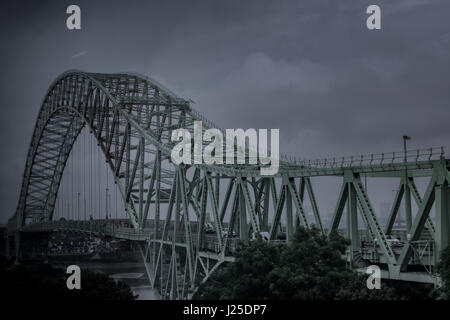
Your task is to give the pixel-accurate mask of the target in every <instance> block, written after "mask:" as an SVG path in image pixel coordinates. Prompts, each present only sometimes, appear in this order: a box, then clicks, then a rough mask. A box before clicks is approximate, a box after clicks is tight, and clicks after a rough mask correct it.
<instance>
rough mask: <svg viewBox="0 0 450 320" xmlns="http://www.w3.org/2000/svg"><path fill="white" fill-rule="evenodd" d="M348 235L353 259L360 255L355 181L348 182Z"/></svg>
mask: <svg viewBox="0 0 450 320" xmlns="http://www.w3.org/2000/svg"><path fill="white" fill-rule="evenodd" d="M347 188H348V200H347V235H348V238H349V239H350V241H351V243H350V247H349V249H350V259H351V260H352V261H353V260H354V259H355V257H357V256H358V255H359V248H360V243H359V232H358V209H357V202H356V201H357V200H356V190H355V187H354V186H353V183H347Z"/></svg>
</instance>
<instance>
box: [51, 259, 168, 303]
mask: <svg viewBox="0 0 450 320" xmlns="http://www.w3.org/2000/svg"><path fill="white" fill-rule="evenodd" d="M58 265H59V266H60V267H63V268H66V267H67V266H66V265H63V264H61V263H59V264H58ZM77 265H78V266H79V267H80V268H81V272H83V269H89V270H92V271H95V272H100V273H104V274H107V275H108V276H110V277H111V278H113V279H115V280H121V281H123V282H125V283H127V284H128V285H129V286H130V288H131V290H132V291H133V293H134V294H135V295H136V294H137V295H139V297H138V300H160V299H161V298H160V296H159V294H158V291H157V290H155V289H153V288H152V287H151V286H150V281H149V280H148V278H147V274H146V272H145V267H144V265H143V263H142V262H111V263H105V262H91V261H89V262H78V263H77Z"/></svg>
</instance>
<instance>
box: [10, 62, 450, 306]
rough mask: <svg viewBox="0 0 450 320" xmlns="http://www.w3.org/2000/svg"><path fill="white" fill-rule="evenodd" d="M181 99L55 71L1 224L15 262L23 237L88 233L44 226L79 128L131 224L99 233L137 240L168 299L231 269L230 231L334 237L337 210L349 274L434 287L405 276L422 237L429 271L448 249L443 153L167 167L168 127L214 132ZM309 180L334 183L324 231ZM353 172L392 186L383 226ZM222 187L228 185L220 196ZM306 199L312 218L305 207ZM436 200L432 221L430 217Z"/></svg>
mask: <svg viewBox="0 0 450 320" xmlns="http://www.w3.org/2000/svg"><path fill="white" fill-rule="evenodd" d="M190 103H191V101H190V100H186V99H183V98H180V97H178V96H177V95H175V94H174V93H172V92H171V91H170V90H168V89H166V88H164V87H163V86H162V85H160V84H159V83H157V82H156V81H154V80H152V79H150V78H147V77H144V76H141V75H139V74H133V73H115V74H102V73H87V72H83V71H78V70H71V71H67V72H65V73H63V74H61V75H60V76H59V77H58V78H57V79H56V80H55V81H54V82H53V83H52V85H51V86H50V88H49V89H48V91H47V93H46V96H45V98H44V101H43V102H42V105H41V109H40V112H39V116H38V119H37V122H36V126H35V129H34V133H33V136H32V139H31V143H30V147H29V150H28V155H27V159H26V166H25V171H24V174H23V180H22V186H21V191H20V198H19V203H18V206H17V209H16V212H15V214H14V216H13V217H12V218H11V219H10V220H9V223H8V239H9V237H12V236H15V244H16V245H15V248H16V258H18V256H19V252H18V250H19V248H20V246H19V243H20V234H21V233H23V232H38V231H40V230H48V229H52V228H53V229H58V228H61V229H64V230H65V229H72V230H79V231H82V232H93V231H92V229H89V230H88V228H86V226H87V225H88V224H89V223H84V224H80V223H78V224H75V223H73V224H71V223H69V222H68V223H65V224H61V223H57V222H51V221H52V215H53V211H54V206H55V200H56V197H57V193H58V188H59V185H60V182H61V177H62V174H63V171H64V167H65V165H66V162H67V159H68V157H69V154H70V152H71V149H72V146H73V144H74V142H75V140H76V139H77V136H78V135H79V133H80V132H81V130H82V129H83V128H84V127H87V128H89V130H90V132H91V133H92V134H93V135H94V136H95V138H96V139H97V142H98V145H99V148H101V150H102V151H103V153H104V155H105V159H106V161H107V163H108V165H109V167H110V169H111V171H112V173H113V175H114V180H115V183H116V184H117V187H118V189H119V191H120V194H121V196H122V198H123V200H124V203H125V210H126V212H127V214H128V218H129V220H130V221H131V224H132V226H133V231H132V232H131V231H130V230H128V231H127V230H125V231H124V230H117V229H110V228H108V223H111V222H104V224H105V226H104V227H103V229H102V230H103V231H102V232H103V233H104V234H108V235H111V236H116V237H122V238H127V239H130V240H134V241H137V244H138V246H139V248H140V250H141V253H142V257H143V261H144V265H145V267H146V270H147V274H148V277H149V279H150V282H151V284H152V285H153V286H154V287H156V288H158V290H159V291H160V292H161V293H162V294H163V295H164V296H165V297H169V298H189V297H190V295H191V294H192V293H193V292H194V290H195V288H196V287H197V285H198V283H199V281H205V280H206V279H207V278H208V277H209V276H210V275H211V273H213V272H214V270H216V269H217V268H218V267H219V266H220V265H221V264H222V263H223V262H232V261H233V260H234V258H233V252H234V246H235V245H236V241H235V240H237V239H233V237H232V235H233V233H234V232H236V233H237V234H238V235H239V236H238V239H239V240H241V241H242V242H243V243H248V241H249V239H250V238H251V236H252V234H253V233H260V232H265V233H267V234H268V237H269V238H270V239H271V240H274V239H275V238H276V237H277V233H278V232H279V230H280V228H281V218H282V217H284V219H285V220H286V226H285V231H286V234H287V240H288V241H289V240H290V239H291V237H292V235H293V232H294V231H295V228H296V226H297V225H298V224H301V225H304V226H306V227H309V226H310V225H312V224H315V225H316V226H318V227H319V228H320V229H321V230H322V231H323V232H324V233H329V232H332V231H333V230H337V228H338V225H339V222H340V221H341V218H342V216H343V214H344V211H345V208H346V209H347V212H346V214H347V223H348V225H347V228H346V229H347V236H348V237H349V238H350V240H351V245H350V247H349V259H350V261H351V262H352V263H353V264H354V266H355V267H358V266H363V265H364V263H380V264H383V265H387V266H388V269H387V270H386V272H387V275H386V276H387V277H389V278H394V279H400V280H411V279H413V280H414V279H415V280H414V281H428V282H430V281H434V280H429V278H427V277H426V275H424V276H420V277H418V278H417V275H413V274H412V273H409V272H408V265H409V264H411V263H418V262H417V261H419V260H420V259H416V258H415V257H416V256H415V252H416V251H415V242H414V241H418V240H420V239H421V236H422V234H423V233H424V232H426V233H427V234H430V235H431V237H432V238H433V245H434V246H435V250H434V251H433V252H431V253H430V256H427V257H425V258H424V257H421V258H423V259H428V260H427V261H428V262H430V264H431V262H433V263H434V261H435V260H436V259H437V258H438V253H439V252H440V250H442V249H443V248H444V247H445V246H447V245H448V242H449V240H448V239H449V229H450V226H449V221H450V219H449V214H450V213H449V212H450V208H449V207H448V205H447V199H448V198H449V197H450V195H449V187H448V184H449V182H450V174H449V171H448V168H449V166H450V163H449V160H448V159H446V158H445V154H444V153H443V150H441V149H438V150H435V149H429V150H415V151H409V152H407V153H406V154H404V153H395V152H394V153H390V154H387V153H386V154H384V153H383V154H377V155H374V154H371V155H367V156H360V157H348V158H345V157H344V158H332V159H318V160H297V159H294V158H291V157H288V156H282V158H281V161H280V168H279V171H278V173H277V174H275V175H273V176H261V174H260V167H261V164H260V163H257V164H256V165H249V164H246V165H229V164H223V165H217V164H215V165H206V164H193V165H191V166H186V165H179V166H176V165H174V164H173V163H171V161H170V153H171V150H172V147H173V143H172V142H171V141H170V137H171V133H172V131H173V130H175V129H178V128H186V129H188V130H189V131H190V132H191V133H193V124H194V121H201V122H202V125H203V130H206V129H209V128H217V126H215V125H214V124H213V123H212V122H211V121H209V120H208V119H206V118H205V117H204V116H202V115H201V114H199V113H198V112H197V111H195V110H194V109H193V108H192V107H191V106H190ZM222 132H223V130H222ZM247 151H248V150H247ZM318 176H333V177H340V178H341V179H342V187H341V189H340V192H339V195H338V197H337V198H338V200H337V203H336V209H335V210H334V212H333V217H332V221H331V224H330V225H329V226H326V225H324V224H323V222H322V218H321V215H320V210H319V209H320V203H318V202H317V200H316V198H315V195H314V190H313V189H314V187H313V184H312V183H311V178H313V177H318ZM362 177H390V178H393V179H398V180H399V182H400V184H399V188H398V192H397V195H396V197H395V199H394V203H393V205H392V210H391V213H390V217H389V221H388V224H387V226H382V225H381V224H380V223H379V221H378V218H377V214H376V212H375V210H374V208H373V206H372V204H371V202H370V198H369V196H368V194H367V190H365V188H364V186H363V184H362V183H361V178H362ZM415 177H429V179H430V180H429V184H428V187H427V190H426V192H425V194H424V195H420V193H419V192H418V190H417V188H416V186H415V183H414V178H415ZM220 182H224V183H225V184H226V189H225V192H223V193H222V194H221V193H220V191H219V188H220ZM410 194H412V195H413V198H414V200H415V201H416V203H417V206H418V208H419V209H418V212H417V213H416V217H415V219H414V220H412V216H411V212H410V211H411V206H409V212H408V210H407V214H409V215H410V216H411V217H410V220H411V223H410V225H408V226H407V228H408V230H407V232H408V233H409V234H410V236H411V241H409V242H406V243H405V244H404V246H403V247H402V248H395V247H393V246H392V244H391V243H390V242H389V239H388V237H387V235H389V234H390V233H391V232H392V225H393V222H394V221H395V218H396V216H397V213H398V210H399V206H400V202H401V201H402V198H405V201H406V202H408V196H409V199H410ZM306 197H308V199H309V200H308V201H309V203H310V204H311V208H312V212H313V218H312V219H311V217H308V215H307V212H306V211H305V208H304V201H306ZM409 201H410V200H409ZM162 203H165V204H167V211H166V215H165V217H166V218H165V219H162V218H161V204H162ZM433 204H434V205H435V207H436V217H435V219H434V221H433V220H432V219H431V217H430V210H431V207H432V205H433ZM208 207H209V208H211V209H210V210H211V211H212V216H213V226H214V231H215V233H214V235H207V234H205V230H204V225H205V222H206V215H207V208H208ZM149 212H151V213H152V214H151V215H149ZM150 216H153V218H152V219H149V217H150ZM270 217H271V218H272V219H270ZM358 217H360V218H361V219H362V221H363V223H364V224H365V226H366V228H367V230H368V233H369V236H368V237H369V239H371V240H372V241H376V243H377V246H378V249H377V250H376V252H371V255H370V257H369V255H367V254H365V251H364V248H362V247H361V244H360V241H359V240H360V239H359V237H360V236H359V234H358ZM92 223H94V222H92ZM96 230H97V229H96ZM95 232H100V231H98V230H97V231H95ZM436 253H437V254H436ZM373 257H375V258H376V259H375V258H373ZM415 259H416V260H417V261H416V260H415ZM414 261H416V262H414ZM210 262H212V263H210ZM163 264H166V265H168V268H164V267H163ZM430 276H431V277H433V275H432V274H431V275H430ZM414 277H416V278H414Z"/></svg>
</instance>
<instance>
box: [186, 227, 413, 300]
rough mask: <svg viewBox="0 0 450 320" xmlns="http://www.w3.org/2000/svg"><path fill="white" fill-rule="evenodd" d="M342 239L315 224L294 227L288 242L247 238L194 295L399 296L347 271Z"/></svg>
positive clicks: (273, 297)
mask: <svg viewBox="0 0 450 320" xmlns="http://www.w3.org/2000/svg"><path fill="white" fill-rule="evenodd" d="M347 245H348V241H347V240H346V239H344V238H343V237H341V236H339V235H337V234H334V235H331V236H330V238H328V237H326V236H324V235H322V234H321V232H319V230H318V229H316V228H312V229H305V228H303V227H299V228H298V229H297V232H296V233H295V236H294V239H293V241H292V242H291V243H289V244H288V245H286V244H280V243H267V242H263V241H262V240H258V241H252V242H251V243H250V244H249V245H248V246H245V247H244V246H242V247H241V248H240V249H239V250H238V252H237V254H236V262H234V263H229V264H226V265H224V266H223V267H221V268H219V269H218V270H217V271H216V273H215V274H213V275H212V276H211V277H210V278H209V279H208V280H207V281H206V282H205V283H203V284H201V285H200V287H199V289H198V291H197V292H196V294H195V296H194V299H237V300H242V299H270V300H277V299H281V300H288V299H296V300H297V299H301V300H311V299H320V300H330V299H402V298H408V297H407V296H405V295H399V294H398V291H397V290H396V287H395V286H392V285H391V284H390V283H388V282H383V285H382V289H381V290H369V289H368V288H367V286H366V279H367V277H366V276H365V275H360V274H357V273H356V272H354V271H352V270H349V269H348V268H347V266H346V262H345V260H344V259H343V255H344V253H345V250H346V248H347Z"/></svg>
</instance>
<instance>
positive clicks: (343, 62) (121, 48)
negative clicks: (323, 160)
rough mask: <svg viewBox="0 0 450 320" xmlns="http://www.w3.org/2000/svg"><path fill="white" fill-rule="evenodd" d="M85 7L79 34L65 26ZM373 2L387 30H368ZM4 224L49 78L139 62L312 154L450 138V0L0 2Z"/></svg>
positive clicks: (234, 117)
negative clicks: (72, 10) (72, 11)
mask: <svg viewBox="0 0 450 320" xmlns="http://www.w3.org/2000/svg"><path fill="white" fill-rule="evenodd" d="M70 4H78V5H79V6H80V7H81V15H82V17H81V26H82V30H79V31H69V30H67V28H66V18H67V14H66V8H67V6H68V5H70ZM370 4H378V5H380V7H381V10H382V12H381V14H382V18H381V19H382V21H381V24H382V29H381V30H378V31H370V30H368V29H367V28H366V18H367V14H366V13H365V11H366V8H367V6H368V5H370ZM0 24H1V27H0V35H1V39H2V49H1V59H0V63H1V73H0V81H1V83H0V88H1V89H0V90H1V95H0V108H1V109H0V110H1V111H0V112H1V116H0V121H1V124H0V125H1V140H0V141H1V142H0V143H1V146H0V147H1V150H2V151H1V152H2V165H1V166H0V179H1V186H0V201H1V203H2V210H1V213H0V223H5V222H6V219H7V217H9V216H11V215H12V214H13V213H14V210H15V207H16V205H17V200H18V197H19V191H20V182H21V177H22V174H23V170H24V166H25V157H26V153H27V149H28V146H29V143H30V139H31V135H32V132H33V128H34V124H35V121H36V118H37V114H38V112H39V108H40V103H41V102H42V100H43V98H44V94H45V92H46V90H47V88H48V86H49V85H50V83H51V82H52V81H53V80H54V79H55V78H56V77H57V75H58V74H60V73H62V72H63V71H65V70H67V69H73V68H77V69H82V70H85V71H96V72H118V71H135V72H139V73H141V74H144V75H148V76H151V77H153V78H155V79H156V80H158V81H159V82H162V83H164V84H165V85H166V86H167V87H168V88H170V89H171V90H172V91H174V92H176V93H177V94H178V95H180V96H182V97H185V98H190V99H192V100H194V101H195V105H194V108H196V109H197V110H199V111H200V112H202V113H203V114H205V115H206V116H207V117H208V118H210V119H211V120H213V121H214V122H215V123H216V124H217V125H218V126H220V127H222V128H250V127H251V128H279V129H280V149H281V151H282V152H283V153H288V154H292V155H295V156H300V157H303V158H316V157H325V156H344V155H353V154H355V155H357V154H361V153H364V154H365V153H371V152H383V151H398V150H401V148H402V140H401V137H402V135H404V134H408V135H410V136H412V137H413V139H412V140H411V141H410V142H409V143H410V146H411V148H426V147H430V146H441V145H443V146H448V145H449V138H450V125H449V119H450V110H449V108H450V105H449V102H450V87H449V85H450V81H449V80H450V54H449V52H450V1H448V0H441V1H439V0H389V1H375V0H371V1H365V0H360V1H354V0H353V1H351V0H349V1H343V0H340V1H337V0H330V1H324V0H313V1H304V0H296V1H273V0H271V1H243V0H239V1H233V0H227V1H225V0H223V1H181V0H179V1H167V0H165V1H130V0H127V1H29V2H26V1H19V0H15V1H8V3H7V2H6V1H2V2H1V4H0Z"/></svg>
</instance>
